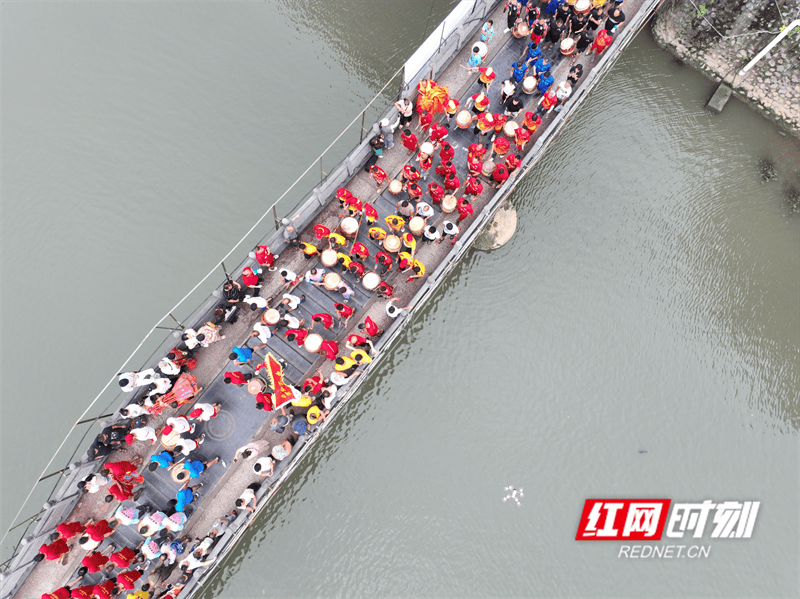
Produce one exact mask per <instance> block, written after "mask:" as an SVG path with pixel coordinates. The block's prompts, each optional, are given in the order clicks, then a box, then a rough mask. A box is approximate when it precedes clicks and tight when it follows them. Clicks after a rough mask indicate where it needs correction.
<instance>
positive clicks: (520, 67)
mask: <svg viewBox="0 0 800 599" xmlns="http://www.w3.org/2000/svg"><path fill="white" fill-rule="evenodd" d="M527 72H528V65H527V63H525V62H523V61H521V60H519V61H517V62H515V63H514V65H513V66H512V67H511V76H512V77H513V78H514V81H516V82H517V83H520V82H521V81H522V80H523V79H525V74H526V73H527Z"/></svg>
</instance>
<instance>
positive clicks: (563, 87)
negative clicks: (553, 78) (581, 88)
mask: <svg viewBox="0 0 800 599" xmlns="http://www.w3.org/2000/svg"><path fill="white" fill-rule="evenodd" d="M570 94H572V84H571V83H570V82H569V79H566V80H564V81H562V82H561V83H559V84H558V87H557V88H556V98H557V99H558V106H557V107H556V112H561V108H562V104H564V102H566V101H567V98H569V96H570Z"/></svg>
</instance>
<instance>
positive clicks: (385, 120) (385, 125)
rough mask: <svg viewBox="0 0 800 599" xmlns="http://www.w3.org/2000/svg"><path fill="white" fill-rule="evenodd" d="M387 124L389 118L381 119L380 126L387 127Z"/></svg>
mask: <svg viewBox="0 0 800 599" xmlns="http://www.w3.org/2000/svg"><path fill="white" fill-rule="evenodd" d="M388 126H389V119H383V120H382V121H381V127H388Z"/></svg>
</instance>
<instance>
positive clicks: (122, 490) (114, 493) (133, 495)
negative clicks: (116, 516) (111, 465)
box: [106, 482, 144, 503]
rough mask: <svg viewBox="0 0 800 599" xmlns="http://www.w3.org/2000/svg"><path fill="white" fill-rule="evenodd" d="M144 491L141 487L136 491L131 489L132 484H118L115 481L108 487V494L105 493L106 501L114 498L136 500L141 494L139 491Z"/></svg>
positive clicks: (109, 501) (108, 501)
mask: <svg viewBox="0 0 800 599" xmlns="http://www.w3.org/2000/svg"><path fill="white" fill-rule="evenodd" d="M142 491H144V489H143V488H140V489H139V490H137V491H136V492H134V490H133V486H132V485H126V484H120V483H118V482H115V483H114V484H113V485H111V486H110V487H109V488H108V492H109V493H110V495H106V503H111V502H112V501H114V500H115V499H116V500H117V501H128V500H133V501H136V500H137V499H139V496H141V494H142V493H141V492H142Z"/></svg>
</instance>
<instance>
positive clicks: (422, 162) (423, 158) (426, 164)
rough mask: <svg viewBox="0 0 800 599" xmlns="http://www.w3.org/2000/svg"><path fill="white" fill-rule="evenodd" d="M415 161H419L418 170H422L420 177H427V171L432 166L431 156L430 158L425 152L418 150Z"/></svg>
mask: <svg viewBox="0 0 800 599" xmlns="http://www.w3.org/2000/svg"><path fill="white" fill-rule="evenodd" d="M417 162H419V170H420V171H422V178H423V179H427V178H428V173H429V172H430V170H431V167H432V166H433V158H431V157H430V156H429V155H428V154H426V153H425V152H420V153H419V154H417Z"/></svg>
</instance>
